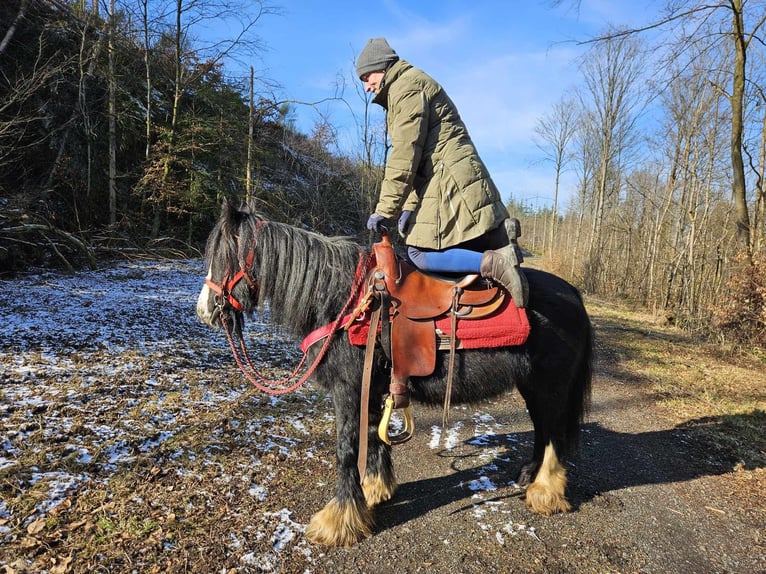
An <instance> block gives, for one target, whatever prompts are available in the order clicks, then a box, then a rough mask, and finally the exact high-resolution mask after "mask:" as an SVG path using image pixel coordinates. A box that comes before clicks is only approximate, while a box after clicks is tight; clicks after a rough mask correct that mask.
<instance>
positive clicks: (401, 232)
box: [398, 210, 412, 237]
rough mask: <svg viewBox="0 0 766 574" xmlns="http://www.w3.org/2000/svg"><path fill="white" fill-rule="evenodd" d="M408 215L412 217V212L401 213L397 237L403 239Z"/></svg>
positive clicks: (408, 219)
mask: <svg viewBox="0 0 766 574" xmlns="http://www.w3.org/2000/svg"><path fill="white" fill-rule="evenodd" d="M410 215H412V212H411V211H409V210H405V211H402V214H401V215H400V216H399V225H398V227H399V235H401V236H402V237H404V232H405V231H407V224H408V223H409V221H410Z"/></svg>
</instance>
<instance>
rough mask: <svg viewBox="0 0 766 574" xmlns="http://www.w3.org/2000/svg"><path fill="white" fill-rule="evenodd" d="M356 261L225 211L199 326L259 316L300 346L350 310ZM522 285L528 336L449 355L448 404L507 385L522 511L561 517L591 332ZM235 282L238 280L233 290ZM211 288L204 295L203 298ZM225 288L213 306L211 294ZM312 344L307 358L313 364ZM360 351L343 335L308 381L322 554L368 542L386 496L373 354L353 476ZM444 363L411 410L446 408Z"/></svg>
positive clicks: (296, 233)
mask: <svg viewBox="0 0 766 574" xmlns="http://www.w3.org/2000/svg"><path fill="white" fill-rule="evenodd" d="M364 252H365V251H364V249H363V248H362V247H360V246H359V245H358V244H357V243H355V242H353V241H351V240H349V239H346V238H332V237H325V236H322V235H319V234H316V233H311V232H308V231H304V230H302V229H297V228H295V227H291V226H289V225H285V224H282V223H276V222H272V221H267V220H264V219H263V218H261V217H259V216H258V215H256V214H255V212H254V211H253V210H252V209H250V208H248V207H245V208H243V209H239V210H238V209H236V208H234V207H233V206H231V205H228V204H225V205H224V208H223V213H222V215H221V218H220V220H219V222H218V223H217V225H216V226H215V228H214V229H213V231H212V232H211V234H210V237H209V238H208V242H207V249H206V260H207V263H208V265H209V270H208V275H207V280H206V284H205V286H204V287H203V288H202V291H201V293H200V295H199V300H198V302H197V314H198V315H199V317H200V319H201V320H202V321H203V322H204V323H207V324H208V325H210V326H213V327H216V326H220V325H221V320H222V319H225V320H227V322H228V321H229V320H230V321H231V324H235V325H236V324H239V325H241V323H240V321H241V320H242V318H243V317H244V316H245V315H247V314H248V313H251V312H252V311H253V310H254V309H255V308H256V307H257V306H263V305H264V304H267V305H268V306H269V309H270V314H269V317H270V320H271V321H272V322H274V323H275V324H278V325H279V326H281V327H283V328H284V329H286V330H287V331H289V332H291V333H292V334H294V335H296V336H298V337H304V336H305V335H307V334H308V333H310V332H312V331H313V330H314V329H316V328H318V327H320V326H322V325H326V324H329V323H332V322H333V321H335V320H336V318H337V317H338V315H339V313H341V312H342V311H343V309H344V307H345V306H346V305H347V303H348V297H349V293H350V291H351V290H352V286H353V285H354V282H355V275H356V274H357V271H356V270H357V264H358V261H359V260H360V255H363V254H364ZM524 273H525V274H526V276H527V279H528V281H529V293H530V295H529V304H528V307H527V315H528V319H529V323H530V327H531V331H530V334H529V337H528V339H527V342H526V343H525V344H523V345H521V346H518V347H505V348H497V349H480V350H462V351H461V350H459V351H457V353H458V354H457V356H456V358H455V367H454V372H455V373H456V376H455V380H454V383H453V388H452V394H451V399H452V402H453V403H458V402H463V403H474V402H477V401H479V400H481V399H487V398H491V397H494V396H498V395H500V394H502V393H504V392H506V391H509V390H511V389H512V388H513V386H514V385H515V386H516V388H517V389H518V390H519V392H520V393H521V395H522V397H523V398H524V400H525V401H526V405H527V409H528V411H529V415H530V417H531V419H532V423H533V425H534V433H535V441H534V450H533V455H532V460H531V461H529V462H527V463H526V464H524V465H523V466H522V468H521V472H520V475H519V478H518V480H517V483H518V484H519V485H521V486H526V494H525V500H526V504H527V505H528V506H529V507H530V508H531V509H532V510H533V511H535V512H538V513H541V514H553V513H556V512H565V511H568V510H569V509H570V505H569V503H568V502H567V499H566V497H565V487H566V480H567V479H566V468H565V466H564V462H563V461H564V460H565V459H566V457H567V456H568V455H570V454H572V452H573V450H574V449H575V447H576V445H577V441H578V435H579V432H580V424H581V422H582V418H583V415H584V413H585V410H586V408H587V404H588V400H589V395H590V381H591V355H592V331H591V324H590V320H589V318H588V315H587V313H586V311H585V307H584V305H583V302H582V298H581V296H580V294H579V292H578V291H577V290H576V289H575V288H574V287H572V286H571V285H570V284H569V283H567V282H566V281H564V280H562V279H560V278H559V277H556V276H555V275H552V274H550V273H545V272H543V271H537V270H532V269H524ZM239 279H242V280H239ZM211 286H212V288H211ZM217 286H223V287H224V288H223V296H222V295H221V293H219V292H220V291H221V289H220V288H219V287H217ZM318 347H321V345H319V344H315V345H313V346H312V347H311V348H310V349H309V352H308V360H312V359H313V357H315V356H316V355H317V354H318V352H319V351H318V349H317V348H318ZM364 354H365V352H364V348H362V347H357V346H353V345H351V344H350V343H349V340H348V337H347V336H346V335H345V334H344V333H343V332H342V331H341V332H339V333H338V334H336V335H335V336H334V337H332V339H331V341H330V342H329V343H328V346H327V348H326V355H325V356H324V358H323V359H322V361H321V362H320V363H319V364H318V366H317V367H316V370H315V371H314V372H313V374H312V380H313V381H315V382H316V383H318V384H320V385H321V386H322V387H323V388H325V389H327V390H328V391H329V392H331V393H332V397H333V404H334V408H335V424H336V433H337V451H336V456H337V473H338V476H337V483H336V487H335V497H334V498H333V499H332V500H330V502H329V503H328V504H327V505H326V506H325V507H324V509H322V510H321V511H319V512H318V513H317V514H315V515H314V516H313V518H312V520H311V523H310V525H309V527H308V529H307V531H306V536H307V537H308V538H309V539H310V540H312V541H314V542H317V543H320V544H325V545H329V546H348V545H351V544H354V543H356V542H358V541H360V540H362V539H363V538H365V537H367V536H369V535H370V534H371V533H372V525H373V516H372V508H373V507H374V506H375V505H376V504H378V503H381V502H383V501H386V500H389V499H390V498H391V497H392V496H393V494H394V490H395V488H396V479H395V476H394V470H393V464H392V460H391V447H390V446H389V445H387V444H385V443H384V442H383V441H381V440H380V439H379V438H378V435H377V432H376V430H377V426H378V423H379V421H380V420H381V409H380V405H381V402H382V399H383V396H384V395H385V393H386V392H387V391H388V385H389V380H388V365H387V362H386V359H385V356H384V354H383V352H382V351H381V350H380V349H378V350H377V351H376V354H375V361H374V363H373V375H372V382H371V392H370V403H369V428H367V429H364V431H363V432H367V433H368V442H369V447H368V450H367V464H366V472H365V476H364V477H360V476H359V470H358V468H357V453H358V451H359V431H360V429H359V426H360V416H359V411H360V403H361V387H362V375H363V362H364ZM447 363H448V352H439V354H438V356H437V361H436V370H435V371H434V373H433V374H432V375H431V376H427V377H413V378H412V379H411V380H410V382H409V386H410V391H411V395H412V398H413V399H414V400H416V401H421V402H425V403H428V404H434V405H441V404H442V402H443V401H444V394H445V391H444V389H445V380H446V377H447V369H448V365H447Z"/></svg>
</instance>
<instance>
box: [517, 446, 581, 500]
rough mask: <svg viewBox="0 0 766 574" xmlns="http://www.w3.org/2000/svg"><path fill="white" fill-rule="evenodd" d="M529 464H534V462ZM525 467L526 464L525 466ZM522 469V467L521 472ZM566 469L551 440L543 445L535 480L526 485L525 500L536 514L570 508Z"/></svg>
mask: <svg viewBox="0 0 766 574" xmlns="http://www.w3.org/2000/svg"><path fill="white" fill-rule="evenodd" d="M530 464H533V465H536V463H535V462H532V463H530ZM525 468H526V466H525ZM523 472H524V469H522V473H523ZM566 485H567V470H566V468H565V467H564V465H563V464H562V463H561V461H560V460H559V457H558V455H557V454H556V449H555V448H554V446H553V443H552V442H549V443H548V445H547V446H546V447H545V453H544V455H543V460H542V463H540V467H539V469H538V470H537V474H536V476H535V480H534V481H533V482H532V484H530V485H529V486H528V487H527V492H526V495H525V502H526V504H527V506H528V507H529V508H530V509H531V510H532V511H533V512H537V513H538V514H546V515H550V514H556V513H557V512H568V511H569V510H570V509H571V506H570V504H569V502H568V501H567V499H566V496H565V491H566Z"/></svg>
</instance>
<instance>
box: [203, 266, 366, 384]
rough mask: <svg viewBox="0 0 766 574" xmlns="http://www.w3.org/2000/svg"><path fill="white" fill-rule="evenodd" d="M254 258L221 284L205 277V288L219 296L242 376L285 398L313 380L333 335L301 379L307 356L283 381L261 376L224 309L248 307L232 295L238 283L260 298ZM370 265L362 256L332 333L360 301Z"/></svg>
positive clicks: (228, 334)
mask: <svg viewBox="0 0 766 574" xmlns="http://www.w3.org/2000/svg"><path fill="white" fill-rule="evenodd" d="M254 259H255V252H254V251H250V253H249V254H248V256H247V258H246V260H245V263H244V264H243V265H241V266H240V269H239V271H237V272H236V273H235V274H234V275H233V276H232V278H231V279H227V278H226V277H224V278H223V280H222V281H221V284H220V285H219V284H217V283H215V282H213V281H212V280H210V279H208V278H205V285H207V286H208V287H209V288H210V289H212V290H213V292H215V293H216V305H218V306H219V307H220V308H221V325H222V326H223V329H224V331H225V333H226V338H227V339H228V341H229V346H230V347H231V351H232V354H233V355H234V360H235V361H236V363H237V366H238V367H239V368H240V370H241V371H242V373H243V374H244V375H245V378H247V379H248V380H249V381H250V382H251V383H252V384H253V385H254V386H255V387H256V388H257V389H259V390H260V391H263V392H265V393H268V394H270V395H283V394H286V393H290V392H292V391H295V390H296V389H298V388H299V387H301V386H302V385H303V384H304V383H305V382H306V381H307V380H308V379H309V378H310V377H311V375H313V373H314V371H315V370H316V368H317V366H318V365H319V363H320V362H321V361H322V359H324V356H325V355H326V354H327V351H328V349H329V348H330V343H331V342H332V340H333V337H332V335H331V336H328V337H327V338H326V340H325V342H324V344H323V345H322V348H321V349H320V351H319V354H318V355H317V356H316V358H315V359H314V361H313V362H312V364H311V365H310V366H309V368H308V370H307V371H306V372H305V373H304V374H303V375H301V376H300V378H298V380H297V381H296V380H295V378H296V377H298V375H299V373H300V371H301V370H302V369H303V365H304V363H305V362H306V357H307V354H306V353H304V354H303V358H302V359H301V360H300V363H299V364H298V366H297V367H295V369H294V370H293V372H292V373H291V374H289V375H287V376H286V377H285V378H283V379H281V380H273V379H268V378H266V377H264V376H263V375H261V373H259V372H258V369H256V368H255V366H254V365H253V362H252V361H251V359H250V356H249V355H248V353H247V348H246V346H245V340H244V339H243V338H242V333H241V332H239V331H238V330H237V329H235V331H236V337H237V339H238V340H239V350H238V349H237V345H236V343H235V341H234V338H235V334H233V333H232V329H231V327H230V325H229V322H228V321H227V319H226V313H224V312H223V310H224V309H223V307H224V305H225V303H226V302H228V303H229V305H231V306H232V307H233V308H234V309H235V310H237V311H239V312H240V313H241V312H243V311H244V309H245V306H244V305H243V304H242V303H240V302H239V301H238V300H237V299H236V297H234V295H232V291H233V289H234V288H235V287H236V286H237V284H238V283H239V282H240V281H242V279H244V280H245V281H246V282H247V286H248V289H249V293H250V298H251V299H257V298H258V283H257V282H255V281H253V280H252V279H251V277H250V275H249V273H250V270H251V269H252V266H253V260H254ZM369 262H370V257H369V256H365V254H364V253H361V252H360V253H359V262H358V264H357V268H356V274H355V280H354V285H353V286H352V288H351V293H350V294H349V297H348V300H347V301H346V303H345V305H344V306H343V309H342V310H341V311H340V313H338V317H337V318H336V319H335V321H334V323H333V326H332V331H331V333H335V332H336V331H337V330H338V329H339V327H340V326H341V323H342V321H343V318H344V315H345V313H346V311H347V310H348V308H349V307H350V305H351V304H352V303H353V302H354V301H355V300H356V299H357V297H358V294H359V292H360V290H361V289H362V288H363V284H364V279H365V275H366V271H367V267H368V264H369Z"/></svg>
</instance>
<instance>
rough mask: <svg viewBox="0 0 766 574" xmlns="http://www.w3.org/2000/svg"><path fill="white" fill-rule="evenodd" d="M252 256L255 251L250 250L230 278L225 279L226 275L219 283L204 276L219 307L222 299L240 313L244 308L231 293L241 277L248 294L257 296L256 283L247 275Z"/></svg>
mask: <svg viewBox="0 0 766 574" xmlns="http://www.w3.org/2000/svg"><path fill="white" fill-rule="evenodd" d="M254 258H255V253H254V252H253V251H251V252H250V253H249V254H248V256H247V259H246V260H245V264H244V265H242V266H241V267H240V269H239V271H237V272H236V273H235V274H234V276H233V277H232V278H231V279H228V280H227V279H226V277H224V278H223V280H222V281H221V284H220V285H219V284H218V283H215V282H214V281H212V280H211V279H208V278H205V285H207V286H208V287H210V289H212V290H213V292H214V293H215V294H216V304H217V305H218V306H219V307H223V304H224V301H227V302H228V303H229V305H231V306H232V307H234V309H236V310H237V311H239V312H240V313H241V312H242V311H244V310H245V306H244V305H243V304H242V303H240V302H239V301H238V300H237V298H236V297H234V295H233V294H232V291H234V288H235V287H236V286H237V283H239V282H240V281H242V279H244V280H245V282H246V283H247V286H248V288H249V291H250V296H251V297H255V298H257V297H258V284H257V283H256V282H255V281H253V280H252V279H251V278H250V275H249V273H250V269H251V268H252V267H253V259H254Z"/></svg>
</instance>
